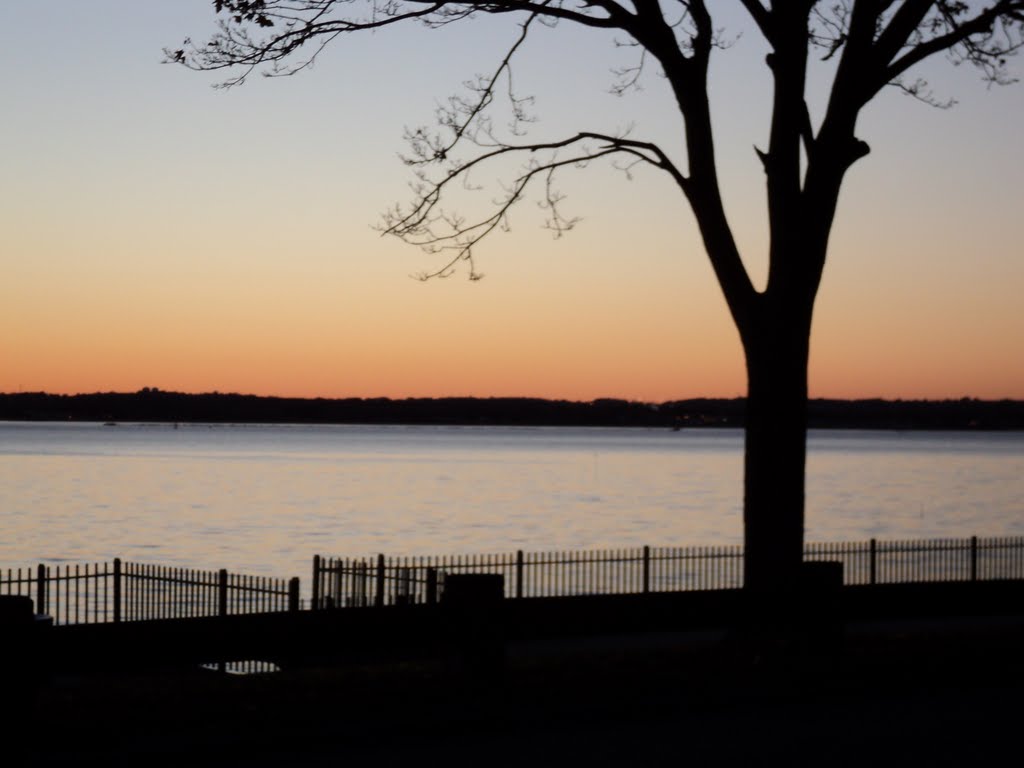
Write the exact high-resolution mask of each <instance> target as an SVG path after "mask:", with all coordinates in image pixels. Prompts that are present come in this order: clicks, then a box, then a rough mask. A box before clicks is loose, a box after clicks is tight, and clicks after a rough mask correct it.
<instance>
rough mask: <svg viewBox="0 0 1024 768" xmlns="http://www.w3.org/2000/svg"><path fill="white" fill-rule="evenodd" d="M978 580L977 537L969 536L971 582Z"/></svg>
mask: <svg viewBox="0 0 1024 768" xmlns="http://www.w3.org/2000/svg"><path fill="white" fill-rule="evenodd" d="M977 580H978V537H977V536H971V581H977Z"/></svg>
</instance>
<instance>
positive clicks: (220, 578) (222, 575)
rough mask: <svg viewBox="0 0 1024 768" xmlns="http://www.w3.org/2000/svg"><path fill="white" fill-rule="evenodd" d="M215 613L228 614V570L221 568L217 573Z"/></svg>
mask: <svg viewBox="0 0 1024 768" xmlns="http://www.w3.org/2000/svg"><path fill="white" fill-rule="evenodd" d="M217 615H218V616H227V615H228V572H227V569H226V568H221V569H220V572H219V573H218V574H217Z"/></svg>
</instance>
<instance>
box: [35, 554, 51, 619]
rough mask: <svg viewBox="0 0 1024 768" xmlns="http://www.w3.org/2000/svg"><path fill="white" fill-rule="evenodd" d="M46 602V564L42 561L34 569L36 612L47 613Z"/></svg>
mask: <svg viewBox="0 0 1024 768" xmlns="http://www.w3.org/2000/svg"><path fill="white" fill-rule="evenodd" d="M48 608H49V606H48V605H47V604H46V566H45V565H43V564H42V563H40V564H39V568H38V569H36V613H49V610H48Z"/></svg>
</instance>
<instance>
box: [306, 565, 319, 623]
mask: <svg viewBox="0 0 1024 768" xmlns="http://www.w3.org/2000/svg"><path fill="white" fill-rule="evenodd" d="M311 599H312V601H313V602H312V603H311V604H310V606H309V607H310V609H311V610H314V611H315V610H317V609H319V608H320V555H313V596H312V598H311Z"/></svg>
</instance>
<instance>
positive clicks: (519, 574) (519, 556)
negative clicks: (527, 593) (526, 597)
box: [516, 549, 523, 597]
mask: <svg viewBox="0 0 1024 768" xmlns="http://www.w3.org/2000/svg"><path fill="white" fill-rule="evenodd" d="M522 596H523V550H521V549H517V550H516V597H522Z"/></svg>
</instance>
